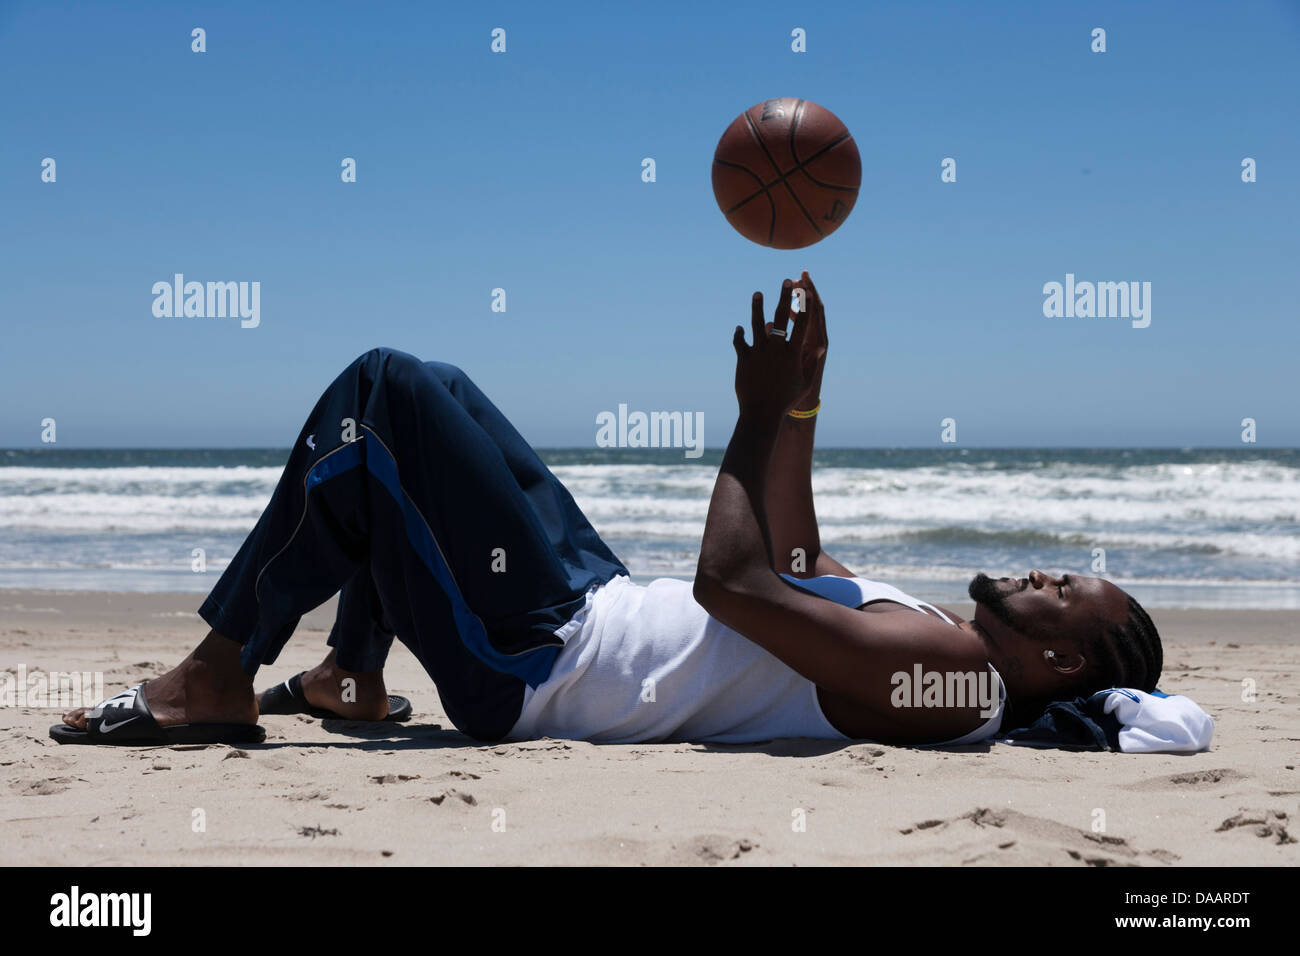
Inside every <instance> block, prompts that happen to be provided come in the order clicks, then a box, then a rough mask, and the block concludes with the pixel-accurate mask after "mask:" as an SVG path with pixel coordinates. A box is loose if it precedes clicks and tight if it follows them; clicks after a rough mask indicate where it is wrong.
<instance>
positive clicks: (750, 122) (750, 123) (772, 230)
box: [745, 110, 798, 246]
mask: <svg viewBox="0 0 1300 956" xmlns="http://www.w3.org/2000/svg"><path fill="white" fill-rule="evenodd" d="M745 126H746V128H747V129H748V130H749V135H750V136H752V137H754V142H756V143H757V144H758V148H759V149H761V150H762V151H763V155H764V156H766V157H767V161H768V162H769V163H771V164H772V168H773V169H775V170H776V174H777V176H778V177H779V176H780V175H781V167H780V166H778V165H777V164H776V160H775V159H773V158H772V154H771V153H769V152H768V151H767V144H766V143H764V142H763V137H761V136H759V135H758V130H757V129H755V128H754V119H753V117H751V116H750V115H749V110H745ZM777 181H778V182H779V181H780V180H779V179H778V180H777ZM759 182H762V180H761V179H760V180H759ZM769 188H770V187H768V186H764V187H763V190H762V191H763V192H764V193H768V196H767V201H768V202H769V203H771V204H772V224H771V225H770V226H769V227H768V230H767V244H768V245H769V246H770V245H771V244H772V238H773V237H774V236H775V235H776V201H775V200H773V199H772V196H771V193H769V192H768V189H769ZM797 201H798V200H796V202H797Z"/></svg>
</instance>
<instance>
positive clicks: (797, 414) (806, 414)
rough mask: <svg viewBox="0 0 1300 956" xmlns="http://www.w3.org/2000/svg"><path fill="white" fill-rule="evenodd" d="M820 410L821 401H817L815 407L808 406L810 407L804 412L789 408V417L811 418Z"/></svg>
mask: <svg viewBox="0 0 1300 956" xmlns="http://www.w3.org/2000/svg"><path fill="white" fill-rule="evenodd" d="M821 410H822V403H821V402H818V403H817V407H816V408H810V409H808V411H806V412H801V411H798V410H797V409H793V408H792V409H790V411H789V415H790V417H791V418H812V417H813V416H814V415H816V414H817V413H818V412H820V411H821Z"/></svg>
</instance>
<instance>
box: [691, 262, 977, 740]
mask: <svg viewBox="0 0 1300 956" xmlns="http://www.w3.org/2000/svg"><path fill="white" fill-rule="evenodd" d="M792 287H793V283H791V282H790V280H788V279H787V280H786V282H785V284H784V285H783V287H782V290H781V304H780V305H779V306H778V307H777V320H776V322H777V327H778V328H781V329H782V330H784V325H785V319H787V318H788V310H789V303H790V294H791V290H792ZM805 321H806V320H805V315H804V314H803V313H801V314H800V315H799V316H798V317H797V318H796V319H795V322H794V331H793V333H792V334H791V336H790V339H789V341H787V340H786V338H785V336H783V335H781V336H779V335H773V334H770V333H769V332H768V331H767V330H766V328H765V325H764V322H763V300H762V296H761V295H759V294H758V293H755V294H754V301H753V312H752V324H753V330H754V345H753V347H750V346H747V345H746V344H745V335H744V330H743V328H741V327H739V326H737V328H736V333H735V336H734V339H733V344H734V345H735V348H736V397H737V399H738V401H739V404H740V414H739V417H738V419H737V421H736V430H735V432H734V434H733V435H732V438H731V442H730V443H729V444H728V445H727V451H726V454H725V455H724V456H723V459H722V465H721V467H720V469H719V471H718V479H717V482H716V484H715V485H714V488H713V497H712V498H711V499H710V501H709V514H708V518H707V520H706V522H705V526H704V539H703V541H702V542H701V544H700V560H699V566H698V568H697V569H696V575H695V588H694V595H695V600H696V601H698V602H699V604H700V605H701V606H702V607H703V608H704V609H705V610H706V611H708V612H709V614H710V615H712V616H713V617H714V618H716V619H717V620H719V621H721V622H722V623H723V624H725V625H726V626H727V627H729V628H731V629H732V630H734V631H736V632H737V633H739V634H741V635H743V636H744V637H746V638H748V639H749V640H751V641H753V642H754V643H756V644H758V645H759V646H760V647H762V648H764V649H765V650H767V651H768V652H769V653H771V654H772V655H774V656H775V657H777V658H778V659H779V660H781V661H782V662H784V663H785V664H786V665H787V666H789V667H790V668H792V669H793V670H795V671H797V672H798V673H799V674H802V675H803V676H804V677H806V678H808V679H809V680H810V681H812V682H813V683H815V684H816V685H817V686H818V687H819V688H822V689H824V690H825V691H828V692H829V693H831V694H834V695H836V696H837V697H838V698H839V699H840V700H841V701H847V702H849V704H850V706H851V708H852V709H853V713H854V714H855V716H854V718H853V720H854V722H853V724H852V725H851V726H847V727H845V726H841V727H840V729H841V730H843V731H844V732H845V733H847V734H849V735H850V736H859V737H877V738H879V739H896V740H900V741H924V740H947V739H951V738H952V737H955V736H959V735H960V734H963V733H966V732H967V731H969V730H972V729H973V728H974V727H976V726H978V725H979V723H980V722H981V719H980V716H979V714H978V712H977V709H976V708H973V707H962V708H942V707H940V708H926V709H907V710H903V709H899V708H897V707H895V706H893V705H892V704H891V692H892V690H893V687H894V683H893V680H892V678H893V675H896V674H899V673H911V672H912V668H913V666H914V665H917V664H920V665H922V667H923V668H924V669H925V670H939V671H963V670H965V671H971V670H974V669H979V670H983V669H984V667H985V664H986V657H985V656H984V650H983V646H982V645H981V644H980V642H979V639H978V638H977V637H975V636H973V635H972V634H967V633H965V632H962V631H961V630H959V629H955V628H952V627H950V626H949V625H947V624H944V623H942V622H940V621H939V620H937V619H936V618H932V617H930V616H929V615H925V614H866V613H863V612H861V611H856V610H854V609H853V608H848V607H844V606H843V605H840V604H836V603H835V602H833V601H827V600H825V599H823V598H821V597H818V596H816V595H814V594H810V593H808V592H806V591H803V590H801V589H799V588H796V587H794V586H792V585H791V584H789V583H788V582H786V581H783V580H782V579H781V578H779V577H777V575H776V572H775V571H774V570H773V569H772V565H771V538H770V535H769V531H768V524H767V516H766V506H765V504H764V501H765V498H766V493H767V476H768V473H769V469H770V466H771V463H772V456H773V453H774V450H775V448H776V441H777V433H778V429H779V428H780V426H781V421H782V419H783V418H784V417H785V416H786V413H787V412H788V411H789V410H790V409H791V408H792V407H794V403H795V401H796V400H797V399H798V397H799V396H800V395H801V394H802V393H803V391H804V389H805V388H806V387H807V385H808V379H807V378H806V377H805V375H804V373H803V369H802V366H801V358H800V352H799V347H800V346H801V345H802V343H803V337H802V336H803V334H804V332H803V330H804V326H805Z"/></svg>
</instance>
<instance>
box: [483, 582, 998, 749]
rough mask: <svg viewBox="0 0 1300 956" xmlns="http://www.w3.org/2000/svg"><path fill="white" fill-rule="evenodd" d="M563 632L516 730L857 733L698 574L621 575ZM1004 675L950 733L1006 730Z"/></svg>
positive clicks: (866, 595) (882, 589) (591, 596)
mask: <svg viewBox="0 0 1300 956" xmlns="http://www.w3.org/2000/svg"><path fill="white" fill-rule="evenodd" d="M782 577H783V578H785V579H786V580H787V581H789V582H790V583H791V584H794V585H797V586H799V587H801V588H805V589H806V590H809V591H812V592H814V593H816V594H819V595H821V596H822V597H824V598H827V599H828V600H832V601H835V602H837V603H839V604H844V605H846V606H848V607H860V606H861V605H863V604H867V603H869V602H871V601H880V600H887V601H896V602H897V603H899V604H903V605H906V606H907V607H910V608H913V609H915V610H917V611H920V610H922V609H924V608H930V609H931V610H933V611H934V612H935V613H936V614H938V615H939V616H940V617H941V618H942V619H943V620H945V621H947V622H948V623H949V624H952V623H953V622H952V621H951V620H949V618H948V617H947V616H946V615H944V614H943V612H941V611H939V610H938V609H937V608H933V607H932V606H931V605H929V604H925V603H923V602H921V601H918V600H916V599H915V598H913V597H911V596H909V595H907V594H904V593H903V592H902V591H900V590H898V588H896V587H893V586H892V585H889V584H883V583H881V582H879V581H869V580H867V579H866V578H856V577H855V578H844V577H837V576H835V575H823V576H821V577H814V578H802V579H801V578H795V577H791V576H790V575H782ZM555 634H556V636H557V637H559V638H561V639H562V640H563V641H564V647H563V648H562V649H561V650H560V653H559V655H558V656H557V657H556V661H555V666H554V668H553V669H552V671H551V676H550V677H549V678H548V679H547V680H546V681H545V682H544V683H542V684H540V685H539V686H537V687H535V688H533V687H530V688H528V689H527V690H526V691H525V693H524V704H523V710H522V712H521V713H520V715H519V720H518V721H516V723H515V725H514V727H512V728H511V730H510V733H509V734H508V735H507V739H508V740H532V739H536V738H538V737H556V738H561V739H569V740H591V741H594V742H598V743H638V742H647V743H649V742H664V741H694V742H702V743H703V742H712V743H751V742H754V741H759V740H771V739H774V738H777V737H816V738H823V739H832V740H848V739H850V738H848V737H846V736H845V735H844V734H842V733H840V732H839V731H838V730H836V729H835V728H834V727H833V726H831V723H830V721H828V720H827V719H826V716H825V715H824V714H823V713H822V709H821V705H820V704H819V703H818V700H817V685H816V684H814V683H813V682H812V681H810V680H808V679H807V678H806V677H803V676H801V675H800V674H799V673H798V672H796V671H795V670H794V669H792V668H791V667H789V666H787V665H786V664H784V663H782V662H781V661H780V660H779V659H777V658H776V657H775V656H773V655H772V654H771V653H769V652H768V651H766V650H764V649H763V648H761V647H759V646H758V645H757V644H755V643H754V642H753V641H751V640H749V639H748V638H746V637H744V636H743V635H741V634H739V633H737V632H736V631H733V630H731V629H730V628H728V627H726V626H725V625H723V624H722V623H721V622H719V621H717V620H715V619H714V618H712V617H710V616H709V614H708V612H707V611H705V610H704V608H702V607H700V605H699V604H698V603H696V601H695V597H694V595H693V594H692V584H691V582H690V581H681V580H677V579H674V578H657V579H655V580H654V581H651V582H650V583H649V584H647V585H641V584H634V583H633V582H632V581H631V580H630V579H629V578H628V577H626V576H625V575H618V576H617V577H615V578H613V579H611V580H610V581H608V582H607V583H606V584H604V585H602V586H600V587H598V588H594V589H593V590H592V591H590V592H588V594H587V601H586V604H585V606H584V607H583V608H582V609H581V610H580V611H579V612H578V613H577V614H575V615H574V616H573V618H572V619H570V620H569V621H568V622H567V623H565V624H564V625H563V626H561V627H560V628H559V629H557V630H556V632H555ZM989 669H990V670H993V668H992V666H991V665H990V668H989ZM993 674H994V677H995V678H996V679H997V683H998V688H999V703H998V707H997V712H996V713H995V714H994V715H993V716H992V717H991V718H989V720H988V721H986V722H985V723H984V724H983V725H982V726H980V727H978V728H976V729H975V730H973V731H971V732H970V733H969V734H966V735H965V736H963V737H960V738H957V739H955V740H952V741H947V742H946V743H948V744H965V743H974V742H976V741H978V740H982V739H984V738H986V737H989V736H992V735H993V734H994V733H995V732H996V731H997V728H998V724H999V723H1000V721H1001V719H1002V708H1003V705H1004V704H1005V700H1006V690H1005V688H1004V687H1003V685H1002V680H1001V677H999V676H998V674H997V671H996V670H994V671H993Z"/></svg>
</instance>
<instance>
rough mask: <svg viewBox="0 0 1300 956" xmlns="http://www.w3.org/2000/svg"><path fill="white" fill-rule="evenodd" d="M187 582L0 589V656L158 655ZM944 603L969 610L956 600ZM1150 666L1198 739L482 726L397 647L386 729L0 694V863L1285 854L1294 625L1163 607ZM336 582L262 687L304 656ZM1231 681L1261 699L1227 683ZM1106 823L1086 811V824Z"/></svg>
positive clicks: (115, 681)
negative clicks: (912, 741)
mask: <svg viewBox="0 0 1300 956" xmlns="http://www.w3.org/2000/svg"><path fill="white" fill-rule="evenodd" d="M200 600H201V598H200V597H199V596H196V595H193V594H126V593H105V592H85V591H23V590H3V591H0V669H4V670H8V671H9V672H10V673H16V672H17V671H18V668H19V667H20V666H21V667H25V668H26V671H27V672H28V673H31V672H35V671H38V670H39V671H44V672H49V671H73V670H76V671H102V672H103V678H104V688H105V691H106V693H108V694H112V693H115V692H116V691H117V690H119V689H121V688H124V687H126V686H129V685H130V684H133V683H135V682H137V681H140V680H142V679H146V678H151V677H154V676H157V675H158V674H161V673H163V672H164V671H165V670H167V669H168V668H169V667H170V666H172V665H173V664H174V663H175V662H176V661H178V660H179V659H180V658H181V657H182V656H184V654H185V653H187V652H188V650H189V649H190V648H191V647H192V646H193V645H194V644H195V643H196V642H197V641H198V640H199V639H200V638H201V637H202V636H203V634H204V633H205V632H206V626H205V625H204V624H203V623H202V621H201V620H200V619H199V618H198V616H197V614H195V613H194V611H195V608H196V607H197V606H198V604H199V602H200ZM954 610H957V611H958V612H959V613H966V612H968V611H969V608H965V609H963V608H960V607H954ZM1153 617H1154V619H1155V621H1156V624H1157V626H1158V627H1159V628H1160V630H1161V633H1162V635H1163V638H1164V644H1165V672H1164V678H1163V679H1162V681H1161V688H1162V689H1163V690H1165V691H1166V692H1168V693H1184V694H1187V695H1188V696H1190V697H1192V698H1193V699H1194V700H1196V701H1197V702H1198V703H1199V704H1200V705H1201V706H1202V707H1204V708H1205V709H1206V710H1207V711H1209V712H1210V713H1211V714H1212V715H1213V716H1214V718H1215V720H1216V731H1215V739H1214V743H1213V747H1212V749H1211V750H1210V751H1209V752H1208V753H1201V754H1194V755H1165V754H1156V755H1128V754H1112V753H1073V752H1065V751H1055V750H1035V749H1028V748H1019V747H1013V746H1008V745H1002V744H994V745H991V746H987V745H980V746H976V747H969V748H962V749H951V750H920V749H909V748H900V747H891V746H885V745H880V744H872V743H856V744H851V745H847V746H845V745H840V744H837V743H834V742H831V741H811V740H777V741H772V742H769V743H763V744H756V745H744V746H722V745H693V744H665V745H647V744H636V745H593V744H588V743H582V742H574V741H562V740H551V739H545V740H540V741H530V742H526V743H519V744H504V745H496V746H481V745H478V744H476V743H474V742H473V741H471V740H469V739H468V738H466V737H464V736H463V735H461V734H460V733H458V732H457V731H456V730H455V729H454V728H452V726H451V724H450V722H449V721H448V720H447V718H446V716H445V714H444V713H443V712H442V710H441V707H440V705H439V701H438V696H437V692H436V690H435V689H434V687H433V684H432V682H431V681H430V680H429V678H428V677H427V676H426V675H425V673H424V671H423V670H422V669H421V668H420V666H419V665H418V664H417V663H416V661H415V660H414V658H413V657H412V656H411V655H410V653H409V652H408V651H407V650H406V649H405V648H403V647H401V646H400V644H395V645H394V649H393V653H392V655H391V657H390V658H389V664H388V669H387V680H388V686H389V689H390V690H391V691H392V692H394V693H400V694H405V695H407V696H409V697H410V698H411V700H412V702H413V704H414V707H415V718H414V719H413V720H412V721H411V722H409V723H407V724H402V725H374V724H356V723H349V722H343V721H325V722H321V721H317V720H313V719H308V718H305V717H275V716H272V717H263V718H262V721H261V723H262V725H263V726H264V727H265V728H266V730H267V740H266V743H265V744H262V745H258V746H251V747H247V748H243V749H236V748H232V747H229V746H207V747H198V748H189V747H172V748H167V747H159V748H148V749H112V748H89V747H85V748H83V747H61V746H59V745H57V744H55V743H54V741H52V740H51V739H50V738H49V736H48V727H49V725H50V724H52V723H55V722H57V721H58V714H59V712H58V710H57V709H45V708H35V707H22V706H12V707H9V706H6V707H5V708H3V711H2V713H3V718H2V719H3V730H2V731H0V734H2V738H3V740H4V745H3V747H0V767H2V768H3V783H4V786H3V788H2V789H0V818H2V819H3V832H4V839H3V840H0V863H3V864H5V865H45V864H65V865H77V866H94V865H116V866H121V865H150V864H151V865H207V864H255V865H268V864H269V865H277V864H291V865H337V864H384V863H391V864H398V865H421V864H469V865H477V864H520V865H533V864H561V865H563V864H617V865H639V864H648V865H657V864H677V865H683V864H684V865H756V864H757V865H802V866H806V865H840V864H889V865H907V864H918V865H934V864H941V865H956V864H975V865H999V864H1004V865H1052V866H1134V865H1137V866H1180V865H1229V864H1231V865H1247V866H1254V865H1294V864H1296V863H1297V862H1300V843H1297V842H1296V841H1297V839H1298V838H1300V820H1298V818H1297V815H1298V814H1300V769H1297V768H1298V766H1300V708H1298V707H1297V706H1296V705H1297V696H1298V694H1297V681H1298V680H1300V637H1298V636H1297V629H1296V627H1295V612H1291V611H1202V610H1195V611H1169V610H1156V611H1153ZM332 619H333V602H331V603H329V604H327V605H325V606H323V607H322V608H320V609H318V610H317V611H315V612H313V613H312V614H310V615H309V616H307V617H306V618H304V619H303V622H302V624H301V625H300V627H299V629H298V631H297V633H296V634H295V636H294V638H293V640H292V641H291V642H290V643H289V645H288V647H287V648H286V649H285V652H284V654H283V655H282V657H281V658H280V660H278V661H277V662H276V663H275V665H273V666H271V667H267V668H264V669H263V670H262V672H261V674H260V675H259V680H258V688H259V689H262V688H264V687H266V686H269V685H270V684H271V683H272V682H274V681H279V680H284V679H285V678H287V677H289V676H291V675H293V674H294V673H297V672H298V671H300V670H303V669H305V668H307V667H309V666H311V665H313V664H314V663H316V662H317V661H318V660H319V659H320V658H321V656H322V655H323V653H324V642H325V638H326V636H327V634H328V629H329V625H330V622H331V621H332ZM1243 681H1253V682H1254V695H1253V696H1254V699H1253V700H1250V699H1243V697H1244V696H1245V697H1249V696H1250V695H1249V694H1245V695H1243ZM1099 821H1100V827H1099V823H1098V822H1099Z"/></svg>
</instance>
